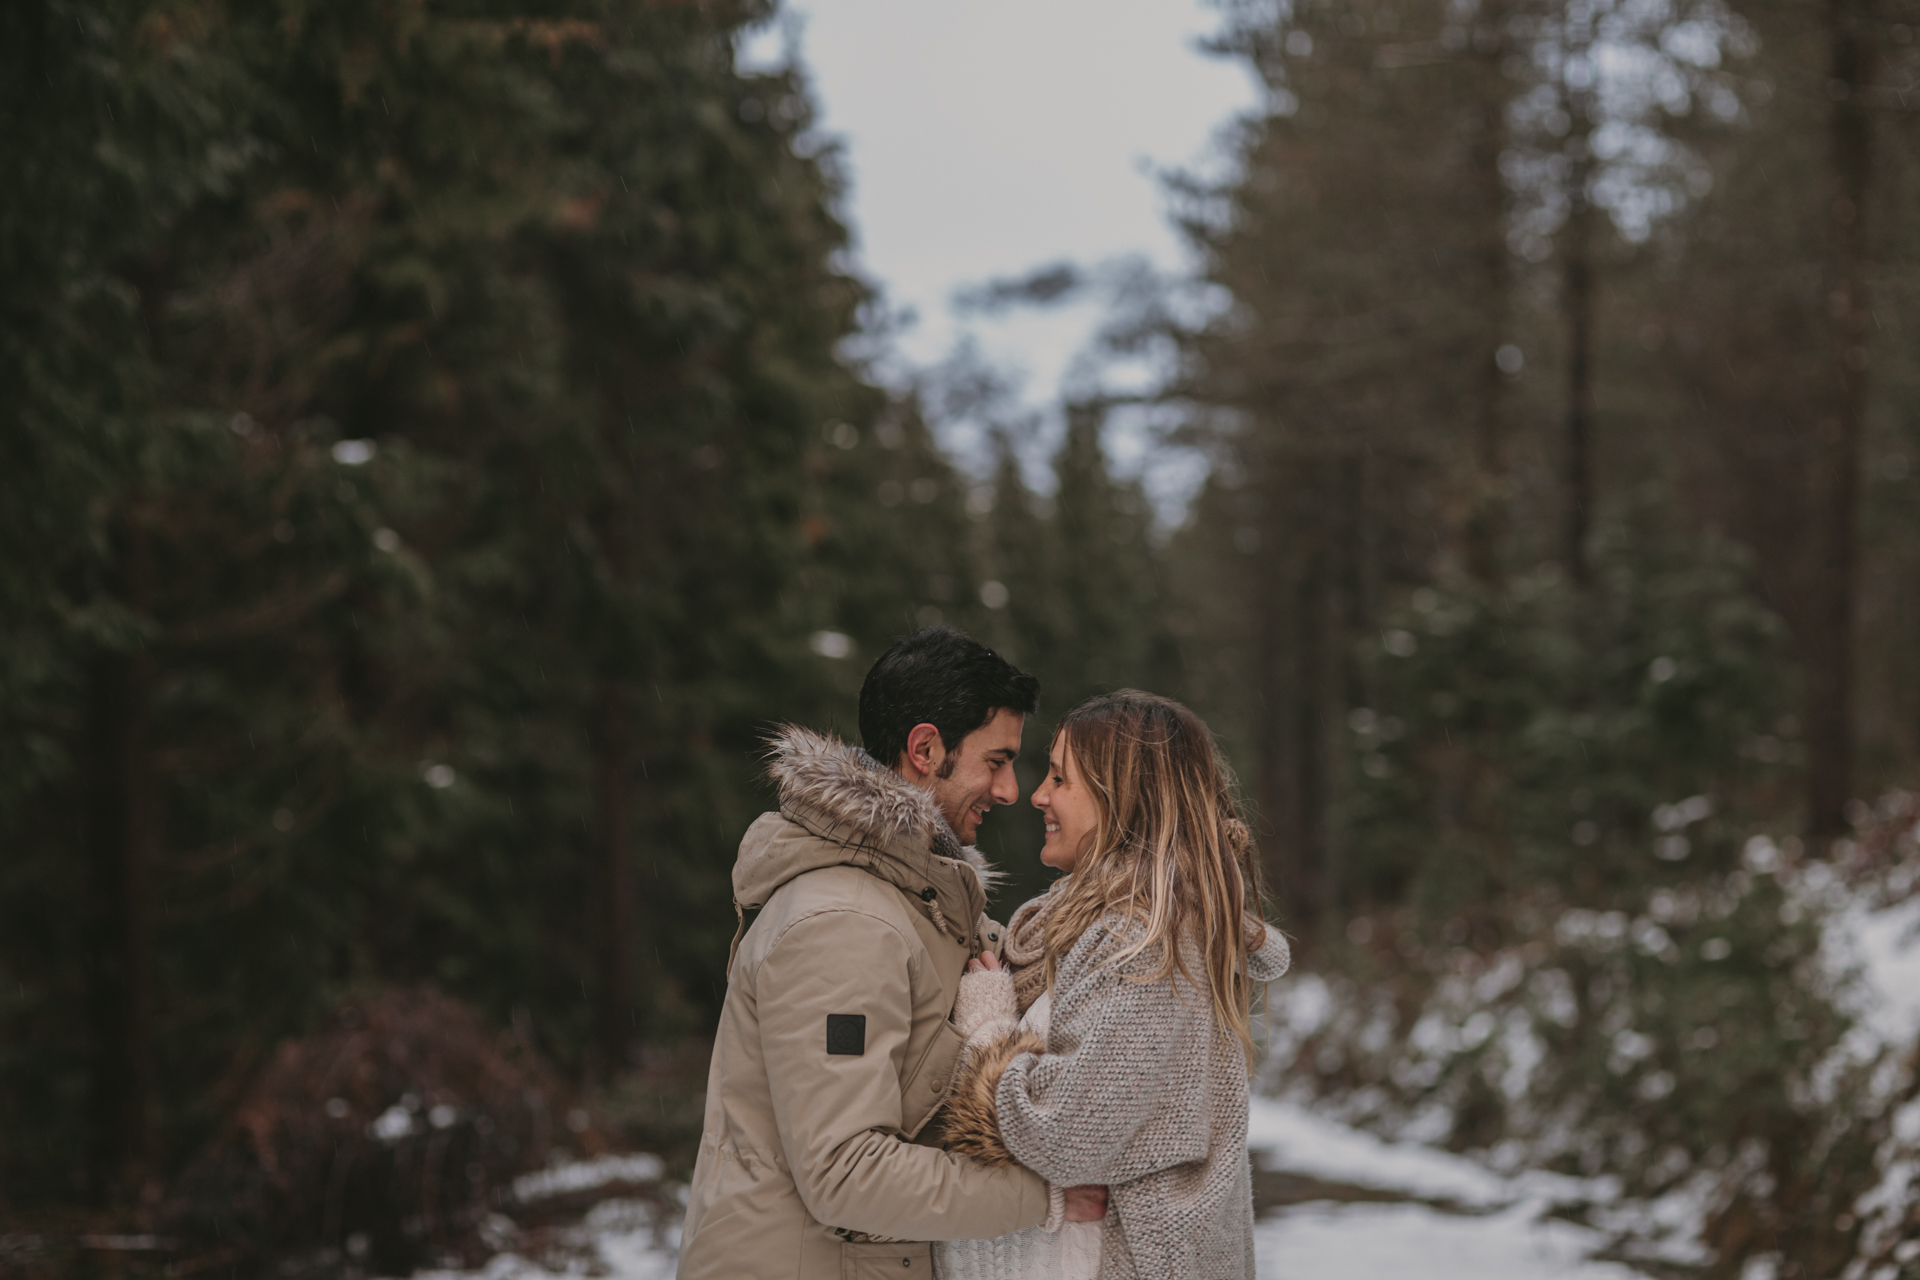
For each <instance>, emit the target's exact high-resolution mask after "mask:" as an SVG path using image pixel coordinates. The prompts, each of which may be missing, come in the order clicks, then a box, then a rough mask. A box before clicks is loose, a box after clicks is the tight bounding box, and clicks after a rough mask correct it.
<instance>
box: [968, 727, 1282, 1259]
mask: <svg viewBox="0 0 1920 1280" xmlns="http://www.w3.org/2000/svg"><path fill="white" fill-rule="evenodd" d="M1033 803H1034V805H1035V806H1036V807H1037V808H1039V810H1040V811H1041V812H1042V813H1043V814H1044V815H1046V845H1045V847H1044V848H1043V849H1042V851H1041V855H1040V857H1041V860H1042V861H1043V862H1045V863H1046V864H1047V865H1049V866H1052V867H1057V868H1059V869H1060V870H1061V871H1064V872H1066V873H1067V874H1066V875H1065V876H1064V877H1063V878H1062V879H1061V880H1059V881H1058V882H1057V883H1055V885H1054V886H1053V888H1052V889H1051V890H1049V891H1048V892H1047V893H1045V894H1043V895H1042V896H1041V897H1039V898H1036V899H1035V900H1034V901H1032V902H1029V903H1027V904H1026V905H1025V906H1023V907H1021V908H1020V910H1019V911H1017V912H1015V913H1014V916H1013V919H1012V921H1011V922H1010V924H1009V925H1008V929H1007V942H1006V956H1007V964H1006V966H1004V967H1003V966H1001V965H999V964H998V963H996V962H995V960H994V958H993V957H992V956H991V955H987V956H983V957H982V958H981V959H979V960H976V961H973V962H972V963H971V964H970V965H969V966H968V968H969V973H968V975H967V976H966V977H965V978H964V979H962V981H961V988H960V999H959V1004H958V1007H957V1008H956V1009H955V1011H954V1021H955V1023H956V1024H957V1025H958V1027H959V1030H960V1031H961V1033H962V1034H963V1035H965V1036H967V1051H966V1055H967V1056H966V1059H965V1062H964V1064H963V1066H962V1069H961V1074H960V1078H959V1080H958V1081H957V1082H956V1084H955V1087H954V1091H953V1095H952V1098H951V1100H950V1102H949V1104H948V1116H947V1127H946V1138H947V1145H948V1147H949V1148H950V1149H951V1150H954V1151H957V1152H960V1153H962V1154H965V1155H969V1156H972V1157H973V1158H975V1159H978V1160H982V1161H985V1162H987V1163H989V1164H1007V1163H1019V1164H1022V1165H1025V1166H1027V1167H1028V1168H1030V1169H1032V1170H1033V1171H1034V1172H1036V1173H1038V1174H1040V1175H1041V1176H1042V1177H1044V1178H1046V1179H1047V1180H1048V1181H1049V1182H1051V1183H1052V1184H1053V1185H1055V1186H1057V1187H1066V1186H1074V1185H1078V1184H1085V1183H1098V1184H1101V1185H1104V1186H1106V1187H1107V1188H1108V1196H1109V1199H1108V1204H1109V1210H1108V1216H1107V1219H1106V1221H1105V1222H1104V1223H1092V1224H1086V1225H1085V1226H1082V1227H1074V1226H1071V1225H1069V1226H1066V1227H1063V1228H1059V1229H1058V1230H1055V1231H1051V1232H1050V1231H1048V1230H1047V1229H1046V1228H1044V1227H1034V1228H1030V1229H1029V1230H1027V1231H1023V1232H1020V1233H1018V1234H1016V1235H1012V1236H1005V1237H1002V1238H1000V1239H998V1240H962V1241H952V1242H948V1243H946V1244H940V1245H936V1246H935V1250H936V1252H935V1256H934V1263H935V1270H936V1272H937V1273H938V1274H940V1275H941V1276H943V1277H946V1278H947V1280H987V1278H988V1277H991V1278H992V1280H1016V1278H1018V1277H1029V1276H1030V1277H1035V1278H1036V1280H1037V1278H1039V1277H1047V1278H1048V1280H1091V1277H1093V1276H1094V1275H1096V1274H1097V1275H1098V1276H1099V1277H1101V1280H1132V1278H1134V1277H1138V1278H1139V1280H1162V1278H1163V1277H1164V1278H1167V1280H1171V1278H1173V1277H1181V1278H1182V1280H1185V1278H1188V1277H1193V1278H1195V1280H1213V1278H1215V1277H1218V1278H1220V1280H1245V1278H1249V1277H1251V1276H1252V1275H1253V1192H1252V1179H1251V1176H1250V1172H1249V1168H1248V1162H1247V1075H1248V1069H1249V1066H1250V1063H1251V1061H1252V1055H1253V1037H1252V1029H1251V1026H1250V1022H1251V1012H1252V993H1253V986H1254V984H1255V983H1260V982H1269V981H1271V980H1273V979H1274V978H1277V977H1279V976H1280V975H1281V974H1282V973H1283V972H1285V971H1286V967H1287V960H1288V954H1287V944H1286V940H1285V939H1284V938H1283V937H1282V936H1281V935H1280V934H1279V933H1278V932H1277V931H1276V930H1274V929H1272V928H1271V927H1269V926H1268V925H1266V924H1264V923H1262V922H1261V921H1260V919H1259V918H1258V915H1257V912H1258V909H1259V876H1258V870H1257V866H1256V863H1255V861H1254V856H1253V848H1252V841H1251V840H1250V839H1249V837H1248V834H1247V829H1246V827H1245V826H1244V825H1243V824H1242V823H1241V821H1240V820H1239V818H1238V817H1237V816H1236V814H1235V811H1234V803H1233V794H1232V778H1231V775H1230V774H1229V772H1228V770H1227V767H1226V764H1225V762H1224V761H1222V760H1221V758H1220V754H1219V751H1218V749H1217V748H1216V747H1215V746H1214V743H1213V738H1212V736H1211V735H1210V734H1209V733H1208V732H1207V727H1206V726H1205V725H1204V724H1202V723H1201V721H1200V719H1199V717H1197V716H1195V715H1194V714H1193V713H1192V712H1191V711H1189V710H1187V709H1186V708H1185V707H1183V706H1181V705H1180V704H1179V703H1177V702H1174V701H1172V700H1171V699H1168V698H1161V697H1156V696H1154V695H1153V694H1148V693H1140V692H1138V691H1135V690H1123V691H1121V692H1119V693H1114V694H1108V695H1106V696H1103V697H1098V698H1094V699H1092V700H1091V701H1088V702H1086V703H1083V704H1082V705H1080V706H1079V707H1076V708H1075V709H1074V710H1073V711H1071V712H1069V713H1068V714H1067V716H1066V718H1065V719H1064V720H1063V721H1061V724H1060V728H1059V731H1058V732H1057V733H1056V734H1055V736H1054V741H1053V746H1052V750H1051V753H1050V758H1049V761H1048V772H1047V778H1046V781H1045V782H1043V783H1042V784H1041V785H1040V787H1039V788H1038V789H1037V790H1036V791H1035V792H1034V795H1033ZM1016 1019H1018V1021H1016ZM1056 1216H1057V1215H1056ZM1090 1237H1097V1238H1090Z"/></svg>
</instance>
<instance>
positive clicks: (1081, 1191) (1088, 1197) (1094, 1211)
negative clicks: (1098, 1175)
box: [1065, 1187, 1107, 1222]
mask: <svg viewBox="0 0 1920 1280" xmlns="http://www.w3.org/2000/svg"><path fill="white" fill-rule="evenodd" d="M1065 1195H1066V1198H1067V1212H1066V1218H1067V1221H1068V1222H1098V1221H1100V1219H1102V1218H1104V1217H1106V1216H1107V1189H1106V1188H1105V1187H1068V1188H1067V1189H1066V1192H1065Z"/></svg>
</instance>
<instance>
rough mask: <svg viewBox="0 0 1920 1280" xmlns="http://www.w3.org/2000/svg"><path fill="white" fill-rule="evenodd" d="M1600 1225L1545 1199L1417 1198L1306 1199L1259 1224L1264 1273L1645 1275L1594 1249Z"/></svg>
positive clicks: (1633, 1279)
mask: <svg viewBox="0 0 1920 1280" xmlns="http://www.w3.org/2000/svg"><path fill="white" fill-rule="evenodd" d="M1604 1243H1605V1238H1604V1237H1603V1236H1601V1234H1600V1233H1599V1232H1597V1231H1594V1230H1591V1229H1590V1228H1587V1227H1581V1226H1576V1225H1575V1224H1573V1223H1571V1222H1560V1221H1556V1220H1554V1219H1552V1218H1542V1217H1540V1216H1539V1211H1538V1206H1536V1205H1533V1204H1522V1205H1517V1206H1515V1207H1514V1208H1511V1209H1507V1210H1503V1211H1501V1212H1499V1213H1492V1214H1484V1215H1473V1216H1466V1215H1460V1214H1449V1213H1443V1212H1441V1211H1439V1210H1436V1209H1430V1208H1427V1207H1426V1206H1425V1205H1417V1204H1345V1205H1336V1204H1325V1203H1317V1204H1304V1205H1298V1206H1295V1207H1294V1208H1291V1209H1287V1210H1284V1211H1282V1212H1280V1213H1277V1214H1275V1215H1273V1216H1272V1217H1269V1218H1266V1219H1264V1220H1263V1221H1261V1222H1260V1224H1259V1225H1258V1226H1256V1227H1255V1228H1254V1260H1255V1266H1256V1267H1257V1269H1258V1274H1259V1275H1260V1277H1261V1280H1334V1278H1336V1277H1337V1280H1400V1278H1401V1277H1405V1276H1419V1277H1420V1278H1421V1280H1645V1277H1644V1276H1643V1275H1642V1273H1641V1272H1638V1271H1635V1270H1633V1269H1632V1268H1630V1267H1626V1266H1623V1265H1621V1264H1620V1263H1617V1262H1594V1261H1591V1260H1590V1258H1589V1255H1590V1254H1592V1253H1593V1252H1594V1250H1596V1249H1598V1248H1599V1247H1600V1246H1601V1245H1603V1244H1604Z"/></svg>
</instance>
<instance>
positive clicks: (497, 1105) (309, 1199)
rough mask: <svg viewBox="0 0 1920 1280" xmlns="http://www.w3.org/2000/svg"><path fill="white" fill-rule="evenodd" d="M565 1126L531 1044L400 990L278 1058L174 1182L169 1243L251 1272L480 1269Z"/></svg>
mask: <svg viewBox="0 0 1920 1280" xmlns="http://www.w3.org/2000/svg"><path fill="white" fill-rule="evenodd" d="M563 1114H564V1112H563V1111H562V1110H561V1089H560V1086H559V1083H558V1081H557V1080H556V1078H555V1077H554V1075H553V1073H552V1072H551V1071H550V1070H549V1069H548V1068H547V1067H546V1066H545V1065H544V1064H543V1063H542V1062H541V1061H540V1059H539V1057H538V1055H537V1054H536V1053H535V1052H534V1050H533V1048H532V1046H531V1045H529V1044H528V1043H527V1042H526V1041H525V1039H524V1038H523V1037H522V1036H520V1035H518V1034H517V1033H515V1032H511V1031H508V1032H499V1031H495V1030H493V1029H491V1028H489V1027H488V1026H487V1025H486V1024H485V1023H484V1022H483V1021H482V1020H481V1019H480V1018H479V1017H478V1016H477V1015H476V1014H475V1013H474V1012H473V1011H472V1010H471V1009H469V1008H468V1007H467V1006H465V1005H463V1004H461V1003H460V1002H459V1001H457V1000H454V999H452V998H450V997H448V996H445V995H441V994H438V993H436V992H432V991H425V990H399V991H390V992H387V993H384V994H381V995H379V996H377V997H374V998H372V999H369V1000H366V1001H362V1002H356V1003H353V1004H349V1005H346V1006H343V1007H342V1008H341V1009H339V1010H338V1011H337V1012H336V1014H335V1015H334V1017H333V1019H332V1023H331V1025H330V1026H328V1027H327V1028H326V1029H324V1030H321V1031H319V1032H316V1033H315V1034H313V1035H310V1036H308V1037H306V1038H305V1039H301V1040H296V1041H292V1042H290V1043H288V1044H286V1045H284V1046H282V1048H281V1049H280V1051H279V1053H278V1054H277V1055H276V1056H275V1058H274V1060H273V1062H272V1064H271V1065H270V1066H269V1067H268V1068H267V1069H266V1071H265V1072H263V1073H262V1075H261V1077H260V1079H259V1080H258V1081H257V1082H255V1084H254V1086H253V1087H252V1089H251V1090H250V1091H249V1092H248V1093H247V1095H246V1097H245V1098H244V1099H243V1101H242V1102H241V1104H240V1106H239V1108H238V1109H237V1111H236V1112H235V1114H234V1116H233V1118H232V1120H231V1121H230V1122H229V1123H228V1125H227V1127H226V1129H225V1130H224V1131H223V1132H222V1134H221V1135H220V1137H219V1138H218V1139H216V1140H215V1141H214V1142H213V1143H212V1144H211V1146H210V1147H209V1148H208V1150H207V1151H206V1152H205V1153H204V1154H203V1155H202V1156H201V1157H200V1158H199V1159H197V1160H196V1161H194V1162H193V1164H192V1165H190V1166H189V1167H188V1168H187V1169H186V1170H185V1172H184V1173H183V1174H182V1175H181V1177H180V1178H179V1180H178V1181H177V1182H176V1183H175V1185H174V1188H173V1193H172V1195H171V1196H170V1200H169V1208H168V1211H167V1214H166V1216H167V1219H168V1230H169V1233H170V1234H172V1235H175V1236H178V1237H179V1238H180V1239H181V1240H182V1241H183V1243H185V1244H186V1246H187V1249H188V1251H189V1252H190V1253H194V1254H197V1255H198V1256H199V1257H200V1258H201V1259H203V1260H206V1261H213V1260H215V1259H218V1260H220V1261H223V1262H226V1261H230V1262H231V1263H234V1264H238V1265H239V1266H240V1267H241V1268H242V1269H243V1270H244V1269H247V1268H248V1267H250V1266H253V1267H257V1266H260V1265H261V1264H265V1263H268V1262H273V1263H275V1264H276V1265H278V1266H279V1267H280V1268H281V1269H282V1270H288V1269H291V1270H294V1271H332V1270H336V1269H338V1268H340V1267H342V1266H352V1267H354V1268H356V1269H363V1270H366V1271H370V1272H372V1273H374V1274H381V1275H405V1274H407V1273H408V1272H409V1271H411V1270H413V1269H414V1268H415V1267H418V1266H421V1265H423V1264H427V1263H437V1262H440V1261H442V1260H446V1261H455V1260H457V1261H459V1262H461V1263H473V1262H476V1261H478V1260H480V1259H481V1258H483V1257H485V1256H486V1255H487V1254H488V1253H490V1252H491V1250H490V1249H489V1248H488V1247H487V1245H486V1243H485V1241H484V1239H483V1236H482V1230H483V1228H484V1227H485V1226H486V1223H487V1219H488V1216H489V1215H490V1214H491V1213H492V1211H493V1208H494V1206H495V1205H496V1204H498V1203H500V1202H501V1201H502V1200H503V1199H504V1197H505V1195H506V1193H507V1189H508V1188H509V1186H510V1184H511V1182H512V1180H513V1178H514V1177H515V1176H516V1175H518V1174H520V1173H524V1172H527V1171H529V1170H532V1169H535V1168H538V1167H540V1166H542V1165H543V1164H545V1163H546V1160H547V1158H548V1155H549V1150H550V1146H551V1143H552V1140H553V1124H554V1118H555V1117H557V1116H560V1115H563ZM221 1269H222V1270H225V1269H226V1268H225V1267H224V1266H223V1267H222V1268H221Z"/></svg>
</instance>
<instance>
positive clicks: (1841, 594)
mask: <svg viewBox="0 0 1920 1280" xmlns="http://www.w3.org/2000/svg"><path fill="white" fill-rule="evenodd" d="M1864 8H1865V6H1864V4H1863V3H1862V0H1828V5H1827V20H1828V25H1829V32H1830V37H1831V40H1832V59H1833V61H1832V75H1831V77H1830V79H1829V81H1828V85H1829V89H1830V92H1831V95H1832V98H1833V104H1832V115H1831V116H1830V118H1829V135H1828V166H1829V200H1828V206H1827V226H1828V246H1829V248H1828V293H1827V305H1828V308H1829V313H1830V316H1831V321H1832V327H1831V330H1830V333H1831V341H1830V346H1829V360H1830V367H1829V375H1828V376H1829V387H1830V395H1831V400H1830V401H1829V405H1830V407H1829V410H1828V413H1827V416H1826V417H1825V418H1824V419H1823V420H1822V421H1821V422H1820V424H1819V430H1818V435H1817V439H1816V443H1815V449H1816V458H1817V461H1816V464H1815V467H1814V529H1813V543H1814V561H1813V564H1812V566H1811V568H1812V571H1811V572H1810V573H1809V574H1808V575H1807V582H1808V587H1809V590H1810V591H1811V593H1812V600H1811V602H1810V603H1811V605H1812V607H1811V609H1810V611H1809V612H1810V623H1811V626H1810V631H1811V632H1812V634H1811V636H1810V639H1811V641H1812V643H1811V644H1809V645H1808V646H1807V685H1806V697H1807V705H1806V724H1807V819H1808V826H1809V828H1810V830H1811V831H1812V833H1813V834H1814V835H1816V836H1832V835H1837V834H1839V833H1841V832H1842V831H1844V830H1845V828H1846V805H1847V801H1848V800H1850V799H1851V798H1852V792H1853V696H1854V687H1853V686H1854V662H1853V659H1854V653H1853V650H1854V581H1855V578H1856V576H1857V574H1858V560H1859V553H1858V524H1859V491H1860V437H1861V424H1862V418H1863V416H1864V410H1865V404H1866V381H1867V354H1868V340H1869V333H1868V328H1867V322H1868V318H1869V313H1868V298H1867V280H1866V269H1867V243H1866V214H1867V197H1868V194H1869V190H1870V185H1871V178H1872V143H1873V139H1872V125H1871V121H1870V120H1869V117H1868V114H1867V113H1868V100H1867V99H1868V90H1869V85H1870V84H1871V81H1872V78H1873V66H1872V60H1873V40H1872V36H1871V33H1870V32H1869V31H1868V30H1867V29H1866V26H1867V15H1866V13H1865V12H1864Z"/></svg>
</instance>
